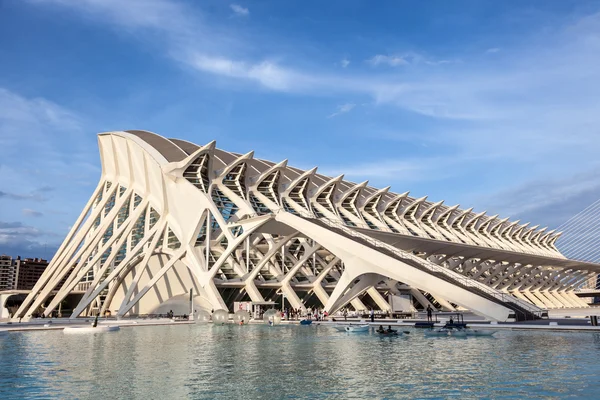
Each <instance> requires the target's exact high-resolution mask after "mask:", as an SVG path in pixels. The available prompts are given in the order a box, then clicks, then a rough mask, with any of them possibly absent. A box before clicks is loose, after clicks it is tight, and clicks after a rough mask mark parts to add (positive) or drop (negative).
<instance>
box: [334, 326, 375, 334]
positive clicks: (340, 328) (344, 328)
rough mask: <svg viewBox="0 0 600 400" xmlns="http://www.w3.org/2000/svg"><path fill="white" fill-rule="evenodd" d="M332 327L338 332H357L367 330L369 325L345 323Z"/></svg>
mask: <svg viewBox="0 0 600 400" xmlns="http://www.w3.org/2000/svg"><path fill="white" fill-rule="evenodd" d="M333 328H334V329H337V330H338V331H340V332H354V333H358V332H368V331H369V325H364V324H361V325H356V324H345V325H341V324H340V325H334V326H333Z"/></svg>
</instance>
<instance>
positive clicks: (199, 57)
mask: <svg viewBox="0 0 600 400" xmlns="http://www.w3.org/2000/svg"><path fill="white" fill-rule="evenodd" d="M46 2H51V3H55V4H62V5H68V6H71V7H72V8H74V9H77V10H79V11H80V12H82V13H85V14H86V15H87V16H93V17H95V19H96V20H97V21H98V22H99V23H101V24H102V26H105V25H108V26H112V27H117V28H118V32H119V33H122V34H125V35H131V36H132V37H135V38H141V37H144V38H145V37H147V35H145V33H147V32H148V31H150V32H151V33H153V34H155V36H156V37H157V38H158V39H160V40H156V41H153V42H152V43H153V44H154V45H156V46H162V47H160V49H161V50H162V51H163V53H164V54H165V55H166V56H168V57H171V58H172V59H174V60H177V61H178V62H181V63H183V64H185V66H186V67H191V68H192V69H194V70H196V71H197V72H199V73H200V75H201V76H205V75H207V74H210V75H212V76H215V77H221V78H223V79H220V80H213V81H214V82H216V83H215V84H220V83H221V82H226V83H231V84H235V85H242V84H248V83H250V84H252V85H255V86H258V87H260V88H263V89H268V90H273V91H278V92H283V93H293V94H308V95H312V96H332V97H333V96H336V97H339V96H347V97H349V96H357V95H358V96H363V97H370V98H372V99H373V100H374V104H375V105H376V106H394V107H398V108H401V109H403V110H407V111H410V112H413V113H416V114H420V116H421V117H425V118H431V119H434V118H437V119H453V120H455V121H452V122H451V123H447V124H445V125H442V124H437V125H436V126H433V127H431V129H429V130H428V132H427V136H428V137H429V138H430V139H431V140H432V141H433V142H434V143H435V146H437V147H438V148H443V147H444V146H445V147H448V148H451V149H459V151H456V152H455V153H454V154H450V155H449V156H448V158H450V157H452V158H457V159H459V160H460V162H461V163H462V165H465V166H469V167H471V168H475V169H476V168H478V167H480V165H479V164H474V163H473V161H472V160H470V159H469V158H468V157H465V155H469V154H478V155H481V156H482V157H487V158H488V160H486V161H483V162H484V163H487V162H489V160H496V162H498V161H497V160H499V159H502V160H504V162H505V163H510V164H506V165H507V166H513V165H517V163H518V165H520V166H521V171H523V173H522V174H516V175H515V182H514V184H515V185H519V184H521V183H522V182H520V181H518V180H519V179H521V178H522V177H523V178H522V179H525V176H529V177H533V176H537V177H548V176H551V175H552V174H557V175H561V174H568V173H570V172H573V171H576V170H581V169H583V168H585V167H584V165H585V164H589V161H590V160H594V159H595V158H596V157H597V154H598V153H599V152H600V130H599V128H598V126H600V112H599V110H600V100H598V97H597V93H598V92H599V91H600V69H598V68H597V65H599V64H600V13H599V14H594V15H589V16H587V17H584V18H579V20H578V21H576V22H575V23H571V24H570V25H565V26H558V27H554V28H553V30H552V31H549V30H544V31H543V32H541V33H540V35H539V36H536V35H528V36H527V37H523V40H522V41H521V42H520V44H519V45H516V46H514V47H512V48H511V49H510V57H509V56H508V55H506V53H508V52H507V51H505V49H502V51H498V52H496V56H494V57H485V56H484V54H483V53H482V52H481V51H478V52H477V53H473V54H471V55H470V56H469V55H468V54H465V53H462V54H461V56H460V57H461V59H464V60H465V62H462V63H461V62H457V61H454V60H455V58H453V56H452V55H451V56H446V55H445V56H443V57H441V58H439V59H435V58H433V57H429V56H427V57H425V56H422V55H420V54H418V53H405V54H395V55H394V54H391V55H384V54H379V55H376V56H374V57H373V58H371V59H370V60H369V63H370V64H372V65H373V66H383V65H389V66H392V67H393V66H406V68H391V69H381V70H378V71H376V72H377V73H373V71H367V72H365V71H362V72H361V71H358V70H357V71H352V74H348V73H345V74H336V73H335V71H330V70H326V69H323V68H319V67H313V68H312V69H310V68H301V67H298V65H300V64H304V65H307V64H308V63H294V61H290V59H289V58H286V60H288V61H286V62H285V63H283V62H282V61H280V60H282V59H284V58H280V57H276V56H274V57H268V58H265V57H264V56H261V54H267V53H266V51H269V50H270V47H269V46H268V45H265V47H262V48H261V47H260V46H262V45H261V41H246V40H244V38H242V37H240V36H233V37H232V36H231V35H230V32H228V31H227V30H223V29H222V28H220V27H214V26H211V25H210V20H209V19H206V18H203V16H201V15H196V14H195V13H194V12H192V11H191V10H189V9H188V8H187V7H186V6H185V4H186V3H180V2H176V3H175V2H167V1H164V0H149V1H143V2H141V1H131V2H118V1H116V0H107V1H99V0H81V1H67V0H46ZM565 21H566V19H565ZM570 21H573V20H570ZM261 51H262V53H261ZM490 52H491V53H494V51H491V49H490ZM240 54H242V55H243V56H240ZM298 57H299V58H300V57H301V56H298ZM312 65H315V64H312ZM427 65H443V68H425V66H427ZM417 66H423V68H416V67H417ZM332 69H333V68H332ZM348 72H350V71H348ZM362 101H363V100H362V99H361V102H362ZM340 111H341V109H338V111H336V112H335V113H333V114H332V115H331V116H330V117H332V116H336V115H339V114H340ZM348 111H349V110H348ZM346 112H347V111H346ZM465 121H467V123H465V124H463V125H458V124H459V123H463V122H465ZM557 160H559V161H557ZM478 162H479V163H481V162H482V161H481V160H479V161H478ZM486 165H487V164H486ZM496 167H497V168H498V169H500V167H499V166H498V165H496ZM438 168H439V170H440V171H441V172H444V166H443V165H442V163H440V164H439V165H438ZM433 172H435V171H433ZM392 178H393V177H392ZM524 201H525V200H524Z"/></svg>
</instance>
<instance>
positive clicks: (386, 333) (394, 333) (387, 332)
mask: <svg viewBox="0 0 600 400" xmlns="http://www.w3.org/2000/svg"><path fill="white" fill-rule="evenodd" d="M375 332H377V333H378V334H379V335H381V336H398V335H402V332H398V331H395V330H392V331H388V330H385V331H375Z"/></svg>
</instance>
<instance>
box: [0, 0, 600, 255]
mask: <svg viewBox="0 0 600 400" xmlns="http://www.w3.org/2000/svg"><path fill="white" fill-rule="evenodd" d="M0 60H1V62H0V253H2V252H6V253H9V254H12V255H17V254H20V255H22V256H40V255H41V256H45V257H49V256H50V255H51V253H52V251H53V249H55V248H56V247H57V246H58V244H60V242H61V241H62V238H63V236H64V235H65V234H66V233H67V231H68V228H69V227H70V225H71V223H73V221H74V220H75V219H76V217H77V215H78V214H79V212H80V210H81V208H82V207H83V205H84V203H85V202H86V201H87V199H88V198H89V196H90V194H91V192H92V191H93V189H94V187H95V185H96V183H97V181H98V178H99V176H100V165H99V158H98V153H97V142H96V136H95V135H96V134H97V133H98V132H103V131H109V130H124V129H145V130H150V131H153V132H157V133H159V134H162V135H164V136H167V137H177V138H183V139H187V140H190V141H193V142H196V143H199V144H204V143H208V142H209V141H211V140H213V139H216V140H217V145H218V146H219V147H221V148H224V149H226V150H230V151H236V152H243V153H245V152H247V151H249V150H255V151H256V156H257V157H260V158H267V159H270V160H274V161H280V160H283V159H285V158H288V159H289V160H290V164H291V165H293V166H297V167H301V168H311V167H313V166H319V171H320V172H321V173H325V174H331V175H337V174H341V173H345V174H346V178H347V179H349V180H352V181H357V182H358V181H363V180H369V181H370V184H371V185H373V186H376V187H385V186H388V185H391V186H392V190H394V191H397V192H404V191H410V192H411V194H412V195H414V196H419V197H420V196H424V195H428V196H429V199H431V200H435V201H437V200H446V203H447V204H456V203H460V204H461V205H462V206H463V207H465V208H466V207H475V210H476V211H484V210H487V211H488V212H489V213H490V214H500V215H501V216H503V217H504V216H509V217H513V218H517V219H521V220H522V221H523V222H528V221H531V222H532V223H533V224H536V225H537V224H540V225H543V226H545V225H548V226H550V227H556V226H558V225H560V224H561V223H562V222H564V221H565V220H567V219H568V218H569V217H570V216H571V215H573V214H575V213H577V212H578V211H579V210H581V209H583V208H584V207H585V206H586V205H588V204H590V203H592V202H593V201H595V200H596V199H598V198H599V197H600V180H598V179H597V177H598V172H599V171H600V165H599V161H598V156H597V154H598V153H599V150H600V123H599V122H600V97H599V96H598V93H599V92H600V2H598V1H594V2H586V1H568V0H561V1H544V2H541V1H501V2H498V1H497V2H492V1H452V2H449V1H437V2H436V1H429V2H408V1H406V2H401V1H389V2H383V1H381V2H370V1H330V2H317V1H309V2H288V1H257V2H252V1H245V2H237V0H236V2H229V1H216V0H215V1H202V2H196V1H183V0H182V1H175V0H173V1H169V0H147V1H127V2H124V1H116V0H25V1H4V2H0Z"/></svg>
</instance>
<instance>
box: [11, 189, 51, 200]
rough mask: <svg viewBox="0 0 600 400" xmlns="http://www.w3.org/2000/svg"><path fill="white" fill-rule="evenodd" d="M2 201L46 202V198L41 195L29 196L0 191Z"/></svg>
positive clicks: (35, 193) (29, 194)
mask: <svg viewBox="0 0 600 400" xmlns="http://www.w3.org/2000/svg"><path fill="white" fill-rule="evenodd" d="M0 199H9V200H31V201H46V200H47V199H46V197H44V196H43V195H42V194H41V193H37V192H31V193H27V194H20V193H9V192H5V191H2V190H0Z"/></svg>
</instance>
